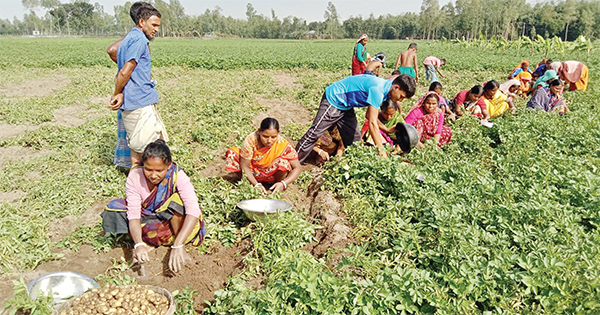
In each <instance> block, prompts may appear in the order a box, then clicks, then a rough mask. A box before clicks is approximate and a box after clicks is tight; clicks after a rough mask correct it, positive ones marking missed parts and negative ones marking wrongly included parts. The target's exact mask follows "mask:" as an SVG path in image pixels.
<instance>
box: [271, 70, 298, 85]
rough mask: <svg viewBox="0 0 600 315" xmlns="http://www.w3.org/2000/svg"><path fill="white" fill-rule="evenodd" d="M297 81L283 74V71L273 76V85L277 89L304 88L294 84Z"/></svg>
mask: <svg viewBox="0 0 600 315" xmlns="http://www.w3.org/2000/svg"><path fill="white" fill-rule="evenodd" d="M296 80H297V78H296V77H294V76H293V75H291V74H288V73H285V72H283V71H281V72H278V73H277V74H275V75H274V76H273V83H274V84H275V87H277V88H288V89H301V88H304V85H303V84H300V83H295V82H296Z"/></svg>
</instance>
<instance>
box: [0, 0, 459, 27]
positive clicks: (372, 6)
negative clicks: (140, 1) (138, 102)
mask: <svg viewBox="0 0 600 315" xmlns="http://www.w3.org/2000/svg"><path fill="white" fill-rule="evenodd" d="M86 1H88V2H90V3H92V4H94V3H96V2H97V3H100V4H101V5H102V6H104V11H105V12H107V13H109V14H114V10H113V8H114V6H115V5H121V4H123V3H125V2H126V1H123V0H120V1H119V0H96V1H94V0H86ZM166 1H167V2H168V0H166ZM329 1H332V2H333V4H334V5H335V7H336V9H337V11H338V14H339V15H340V20H341V21H343V20H345V19H347V18H349V17H350V16H359V15H362V16H363V17H364V18H366V17H368V16H369V14H371V13H373V14H374V15H375V16H376V17H377V16H379V15H385V14H392V15H398V14H401V13H405V12H419V11H420V10H421V1H420V0H225V1H214V0H213V1H206V0H180V3H181V5H183V7H184V8H185V13H186V14H188V15H200V14H202V13H204V11H206V9H211V10H212V9H214V8H215V6H219V7H221V8H222V9H223V11H222V12H223V15H225V16H232V17H234V18H238V19H245V18H246V4H248V3H252V5H253V6H254V9H256V11H257V13H258V14H262V15H265V16H267V17H271V9H274V10H275V14H276V15H277V16H278V17H279V18H280V19H281V18H283V17H286V16H289V15H293V16H297V17H301V18H304V19H305V20H306V21H308V22H312V21H323V20H324V18H323V15H324V13H325V9H327V3H328V2H329ZM61 2H63V3H65V2H69V0H61ZM131 2H135V1H131ZM448 2H450V0H439V3H440V6H442V5H444V4H446V3H448ZM43 12H44V11H40V12H37V13H38V14H42V13H43ZM23 14H25V8H24V7H23V5H22V4H21V0H0V18H2V19H7V18H8V19H11V20H12V19H13V17H15V16H16V17H17V18H19V19H22V18H23Z"/></svg>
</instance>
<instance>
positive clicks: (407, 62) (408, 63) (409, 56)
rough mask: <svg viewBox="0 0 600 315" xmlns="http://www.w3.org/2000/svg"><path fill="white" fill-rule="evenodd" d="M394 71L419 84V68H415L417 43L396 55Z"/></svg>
mask: <svg viewBox="0 0 600 315" xmlns="http://www.w3.org/2000/svg"><path fill="white" fill-rule="evenodd" d="M394 69H397V70H398V71H400V73H401V74H408V75H409V76H411V77H413V78H414V79H415V80H416V81H417V82H419V68H418V67H417V43H411V44H410V45H408V49H407V50H405V51H403V52H401V53H400V55H398V60H397V61H396V65H395V66H394Z"/></svg>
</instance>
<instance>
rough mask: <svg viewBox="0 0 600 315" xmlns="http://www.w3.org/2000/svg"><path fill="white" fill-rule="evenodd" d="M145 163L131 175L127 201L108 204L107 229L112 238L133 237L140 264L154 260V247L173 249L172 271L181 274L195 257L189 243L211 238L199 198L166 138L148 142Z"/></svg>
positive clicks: (103, 220)
mask: <svg viewBox="0 0 600 315" xmlns="http://www.w3.org/2000/svg"><path fill="white" fill-rule="evenodd" d="M140 162H141V164H140V166H138V167H134V168H133V169H131V171H130V172H129V175H128V176H127V183H126V184H125V187H126V193H125V194H126V198H125V199H116V200H113V201H111V202H110V203H109V204H108V205H107V206H106V209H105V210H104V212H103V213H102V227H103V228H104V231H105V232H106V233H107V234H112V235H118V234H126V233H129V235H130V236H131V238H132V239H133V241H134V242H135V246H134V250H133V258H134V259H135V260H137V261H139V262H140V263H144V262H147V261H148V260H149V256H148V249H149V247H150V246H153V247H158V246H164V245H170V246H171V252H170V254H169V268H170V269H171V270H172V271H174V272H177V271H179V270H181V268H182V267H183V265H184V264H185V262H186V260H188V259H189V256H188V255H187V253H186V252H185V248H184V247H185V244H192V245H194V246H198V245H200V244H201V243H202V241H203V240H204V235H205V234H206V228H205V227H204V221H203V220H202V210H201V209H200V206H199V205H198V197H197V196H196V193H195V191H194V187H193V186H192V183H191V182H190V178H189V177H188V176H187V175H186V174H185V172H184V171H183V170H182V169H181V168H180V167H179V166H178V165H177V164H175V163H174V162H173V161H172V158H171V151H170V150H169V147H167V145H166V143H165V142H164V141H163V140H161V139H159V140H156V141H154V142H152V143H150V144H148V146H146V149H144V152H143V153H142V155H141V159H140Z"/></svg>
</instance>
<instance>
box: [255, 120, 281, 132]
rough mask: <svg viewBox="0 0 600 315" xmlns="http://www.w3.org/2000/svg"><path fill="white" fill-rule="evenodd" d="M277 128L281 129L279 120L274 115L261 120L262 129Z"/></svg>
mask: <svg viewBox="0 0 600 315" xmlns="http://www.w3.org/2000/svg"><path fill="white" fill-rule="evenodd" d="M269 129H275V130H277V131H279V122H278V121H277V119H275V118H273V117H267V118H265V119H263V120H262V121H261V122H260V128H259V130H260V131H265V130H269Z"/></svg>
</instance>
